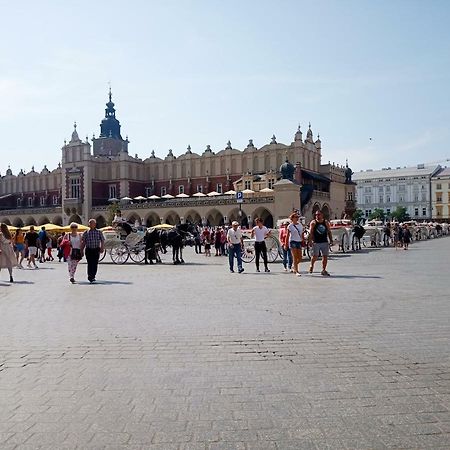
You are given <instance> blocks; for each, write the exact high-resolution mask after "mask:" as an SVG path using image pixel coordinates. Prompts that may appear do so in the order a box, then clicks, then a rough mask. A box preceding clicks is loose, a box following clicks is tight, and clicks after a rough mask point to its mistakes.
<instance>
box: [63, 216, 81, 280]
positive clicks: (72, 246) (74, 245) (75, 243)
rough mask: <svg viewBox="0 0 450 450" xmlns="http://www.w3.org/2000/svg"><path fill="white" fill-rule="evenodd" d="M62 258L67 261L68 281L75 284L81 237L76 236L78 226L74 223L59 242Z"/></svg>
mask: <svg viewBox="0 0 450 450" xmlns="http://www.w3.org/2000/svg"><path fill="white" fill-rule="evenodd" d="M61 247H62V249H63V252H64V257H65V258H66V259H67V267H68V269H69V281H70V282H71V283H75V272H76V271H77V266H78V263H79V262H80V260H81V258H82V257H83V252H82V251H81V236H80V235H79V234H78V225H77V224H76V223H75V222H72V223H71V224H70V233H66V235H65V236H64V239H63V240H62V242H61Z"/></svg>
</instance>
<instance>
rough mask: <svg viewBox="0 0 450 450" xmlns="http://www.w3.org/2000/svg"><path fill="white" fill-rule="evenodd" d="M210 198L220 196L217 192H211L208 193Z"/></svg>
mask: <svg viewBox="0 0 450 450" xmlns="http://www.w3.org/2000/svg"><path fill="white" fill-rule="evenodd" d="M207 195H208V197H216V196H217V195H220V194H219V193H218V192H216V191H211V192H208V194H207Z"/></svg>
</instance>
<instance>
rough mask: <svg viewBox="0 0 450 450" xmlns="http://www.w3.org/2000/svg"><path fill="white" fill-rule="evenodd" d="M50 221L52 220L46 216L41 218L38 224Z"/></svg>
mask: <svg viewBox="0 0 450 450" xmlns="http://www.w3.org/2000/svg"><path fill="white" fill-rule="evenodd" d="M49 222H50V220H48V218H47V217H45V216H44V217H41V218H40V219H39V222H38V225H45V224H46V223H49Z"/></svg>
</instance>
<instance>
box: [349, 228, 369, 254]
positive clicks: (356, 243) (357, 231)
mask: <svg viewBox="0 0 450 450" xmlns="http://www.w3.org/2000/svg"><path fill="white" fill-rule="evenodd" d="M352 232H353V239H352V247H353V248H352V250H353V251H356V250H361V239H362V237H363V236H364V234H365V232H366V230H365V228H364V227H363V226H362V225H355V226H354V227H353V229H352Z"/></svg>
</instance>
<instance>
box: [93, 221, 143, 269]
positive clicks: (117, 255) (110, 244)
mask: <svg viewBox="0 0 450 450" xmlns="http://www.w3.org/2000/svg"><path fill="white" fill-rule="evenodd" d="M126 225H128V226H129V227H130V229H128V228H127V227H124V226H122V225H117V226H116V227H108V229H105V230H103V236H104V237H105V250H104V251H103V254H102V255H100V261H102V260H103V259H104V258H105V256H106V254H107V253H108V254H109V256H110V258H111V261H112V262H113V263H115V264H125V263H126V262H127V261H128V259H129V258H131V260H132V261H133V262H135V263H136V264H140V263H142V262H143V261H144V259H145V243H144V235H145V228H141V227H139V228H131V226H130V225H129V224H126Z"/></svg>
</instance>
